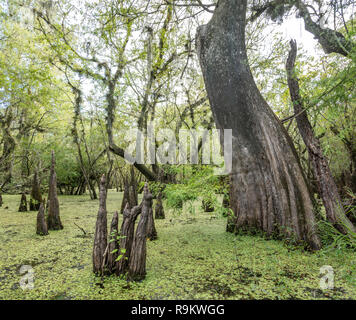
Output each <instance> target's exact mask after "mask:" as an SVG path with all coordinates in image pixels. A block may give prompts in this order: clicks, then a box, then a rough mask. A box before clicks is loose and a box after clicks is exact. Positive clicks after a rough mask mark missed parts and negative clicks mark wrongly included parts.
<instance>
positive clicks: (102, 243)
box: [93, 174, 108, 274]
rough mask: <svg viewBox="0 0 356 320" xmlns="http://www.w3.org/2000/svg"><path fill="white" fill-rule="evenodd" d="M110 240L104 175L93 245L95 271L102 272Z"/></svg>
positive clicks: (101, 183) (101, 181) (100, 186)
mask: <svg viewBox="0 0 356 320" xmlns="http://www.w3.org/2000/svg"><path fill="white" fill-rule="evenodd" d="M107 241H108V230H107V211H106V179H105V174H103V175H102V177H101V180H100V184H99V211H98V215H97V218H96V225H95V235H94V246H93V272H94V273H97V274H102V272H103V266H104V259H105V255H106V251H107V250H108V248H107Z"/></svg>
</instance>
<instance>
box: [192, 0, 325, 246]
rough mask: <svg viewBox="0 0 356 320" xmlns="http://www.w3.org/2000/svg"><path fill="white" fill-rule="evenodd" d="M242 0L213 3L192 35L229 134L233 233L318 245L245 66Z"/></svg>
mask: <svg viewBox="0 0 356 320" xmlns="http://www.w3.org/2000/svg"><path fill="white" fill-rule="evenodd" d="M246 7H247V0H221V1H219V3H218V6H217V7H216V9H215V10H214V14H213V17H212V19H211V20H210V22H209V23H208V24H207V25H203V26H200V27H199V28H198V31H197V49H198V50H197V51H198V57H199V60H200V65H201V69H202V72H203V76H204V82H205V86H206V90H207V93H208V97H209V101H210V105H211V109H212V112H213V115H214V119H215V123H216V126H217V128H218V129H232V164H231V168H232V172H231V173H230V180H231V184H230V205H231V209H232V210H233V212H234V217H233V219H232V220H230V223H231V221H232V223H233V225H234V229H244V228H246V229H259V230H263V231H265V232H266V233H267V234H269V235H272V234H278V235H280V236H285V235H288V236H293V237H294V238H295V239H296V240H297V241H301V240H304V241H306V242H307V243H309V245H310V247H311V248H313V249H319V248H320V247H321V242H320V239H319V238H318V235H317V228H316V222H315V217H314V212H313V203H312V197H311V194H310V192H309V189H308V185H307V183H306V179H305V177H304V174H303V171H302V168H301V166H300V163H299V160H298V156H297V154H296V151H295V149H294V146H293V143H292V141H291V139H290V137H289V136H288V133H287V131H286V130H285V128H284V127H283V125H282V123H281V122H280V121H279V119H278V118H277V117H276V116H275V114H274V113H273V111H272V110H271V108H270V107H269V105H268V104H267V102H266V101H265V100H264V98H263V97H262V95H261V93H260V91H259V90H258V88H257V86H256V84H255V81H254V79H253V76H252V73H251V70H250V68H249V64H248V59H247V54H246V46H245V26H246Z"/></svg>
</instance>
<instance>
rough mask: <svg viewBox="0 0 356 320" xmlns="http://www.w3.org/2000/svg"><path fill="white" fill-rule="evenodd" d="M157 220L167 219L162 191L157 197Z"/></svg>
mask: <svg viewBox="0 0 356 320" xmlns="http://www.w3.org/2000/svg"><path fill="white" fill-rule="evenodd" d="M155 218H156V219H164V218H165V214H164V208H163V203H162V192H161V191H160V192H159V193H158V195H157V200H156V207H155Z"/></svg>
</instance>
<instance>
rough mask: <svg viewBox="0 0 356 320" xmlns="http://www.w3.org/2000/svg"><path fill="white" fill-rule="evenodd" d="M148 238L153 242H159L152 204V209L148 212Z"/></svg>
mask: <svg viewBox="0 0 356 320" xmlns="http://www.w3.org/2000/svg"><path fill="white" fill-rule="evenodd" d="M147 238H148V239H150V240H151V241H152V240H157V238H158V237H157V230H156V226H155V220H154V219H153V209H152V204H151V208H150V210H149V212H148V219H147Z"/></svg>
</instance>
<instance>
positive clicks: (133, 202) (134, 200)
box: [129, 166, 138, 208]
mask: <svg viewBox="0 0 356 320" xmlns="http://www.w3.org/2000/svg"><path fill="white" fill-rule="evenodd" d="M130 175H131V182H130V188H129V201H130V208H133V207H135V206H137V204H138V192H137V180H136V177H135V169H134V167H133V166H131V168H130Z"/></svg>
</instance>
